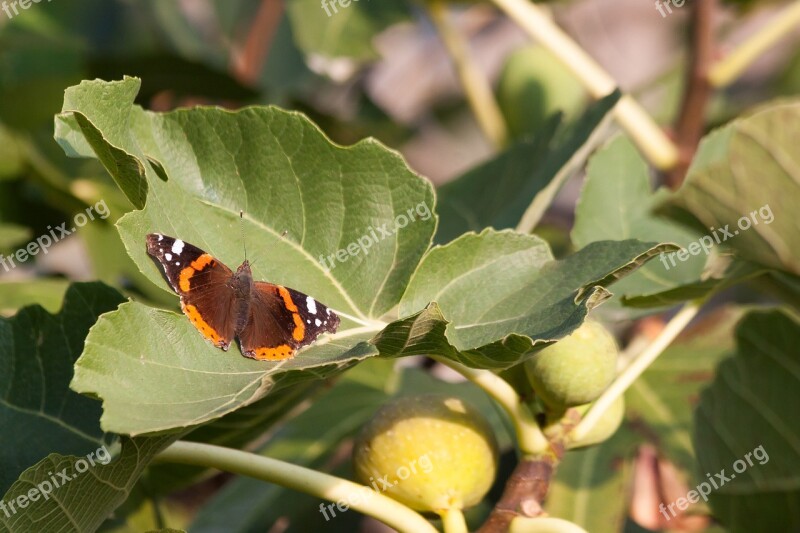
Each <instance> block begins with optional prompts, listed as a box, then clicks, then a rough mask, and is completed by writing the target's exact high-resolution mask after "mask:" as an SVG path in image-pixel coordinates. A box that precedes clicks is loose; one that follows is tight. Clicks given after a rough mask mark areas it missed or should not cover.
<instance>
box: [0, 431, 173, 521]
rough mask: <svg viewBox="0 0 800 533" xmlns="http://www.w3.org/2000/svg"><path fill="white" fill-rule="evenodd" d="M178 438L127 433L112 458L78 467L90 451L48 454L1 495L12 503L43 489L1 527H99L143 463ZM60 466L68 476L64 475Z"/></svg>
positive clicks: (1, 517)
mask: <svg viewBox="0 0 800 533" xmlns="http://www.w3.org/2000/svg"><path fill="white" fill-rule="evenodd" d="M176 438H177V436H175V435H168V436H160V437H152V438H138V439H127V438H123V439H122V447H121V451H120V452H119V454H118V456H116V457H114V458H113V459H112V460H111V462H109V463H108V464H101V463H97V462H95V466H91V465H89V466H88V469H84V468H83V466H81V467H80V468H78V464H81V465H82V464H86V463H87V461H86V458H85V457H76V456H72V455H60V454H56V453H53V454H50V455H48V456H47V457H46V458H44V459H42V460H41V461H39V462H38V463H37V464H36V465H34V466H32V467H31V468H29V469H27V470H26V471H25V472H23V473H22V475H21V476H20V478H19V479H18V480H17V481H16V482H15V483H14V484H13V485H12V486H11V488H10V489H9V490H8V492H6V494H5V495H4V496H3V498H2V501H3V502H5V503H6V504H7V505H8V503H9V502H12V501H17V502H18V501H19V500H18V499H19V498H23V497H25V498H29V497H30V495H31V491H32V490H34V489H37V490H38V491H39V492H38V495H37V496H35V498H36V500H35V501H33V500H28V501H27V503H26V507H25V508H24V509H20V508H19V507H17V512H16V513H11V512H9V514H10V516H6V514H5V513H0V532H4V533H5V532H9V533H11V532H18V531H96V530H97V529H98V528H99V527H100V525H101V524H102V523H103V522H104V521H105V520H106V518H108V516H109V515H110V514H111V513H112V512H113V511H114V509H116V508H117V507H118V506H119V505H120V504H122V503H123V502H124V501H125V499H126V498H127V497H128V494H129V493H130V491H131V489H132V487H133V485H134V483H135V482H136V480H137V479H138V478H139V476H140V475H141V472H142V469H143V468H144V467H145V466H146V465H147V464H148V463H149V462H150V461H151V460H152V459H153V457H154V456H155V455H156V454H157V453H158V452H160V451H161V450H163V449H164V448H166V447H167V446H168V445H169V444H171V443H172V442H173V441H174V440H175V439H176ZM79 461H83V463H79ZM59 472H62V473H63V474H64V475H65V476H67V477H68V479H69V481H68V482H65V481H63V479H64V478H63V477H61V476H60V475H58V473H59ZM53 478H55V479H56V481H57V482H58V480H61V483H60V484H59V486H58V487H57V488H55V489H53V490H52V492H51V493H50V494H49V495H48V497H47V499H45V498H44V492H46V491H47V488H46V487H47V485H46V483H49V484H50V485H51V486H52V479H53ZM34 494H36V493H34ZM22 501H23V502H24V501H25V500H22Z"/></svg>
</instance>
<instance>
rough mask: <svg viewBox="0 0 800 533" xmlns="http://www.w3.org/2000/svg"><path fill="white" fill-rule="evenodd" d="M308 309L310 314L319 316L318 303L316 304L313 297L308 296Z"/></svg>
mask: <svg viewBox="0 0 800 533" xmlns="http://www.w3.org/2000/svg"><path fill="white" fill-rule="evenodd" d="M306 307H307V308H308V312H309V313H311V314H312V315H316V314H317V302H315V301H314V298H312V297H311V296H306ZM317 325H319V324H317Z"/></svg>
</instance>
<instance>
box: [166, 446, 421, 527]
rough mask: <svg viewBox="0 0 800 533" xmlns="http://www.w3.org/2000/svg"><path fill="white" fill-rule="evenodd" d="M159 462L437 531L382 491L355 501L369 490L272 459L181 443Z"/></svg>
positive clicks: (396, 524) (389, 522)
mask: <svg viewBox="0 0 800 533" xmlns="http://www.w3.org/2000/svg"><path fill="white" fill-rule="evenodd" d="M156 461H159V462H165V463H178V464H185V465H195V466H204V467H206V468H216V469H218V470H224V471H226V472H232V473H234V474H241V475H243V476H249V477H252V478H255V479H260V480H263V481H267V482H269V483H275V484H278V485H281V486H283V487H286V488H289V489H293V490H297V491H300V492H304V493H306V494H309V495H311V496H316V497H318V498H321V499H324V500H328V501H331V502H341V501H343V500H344V501H346V502H348V504H349V507H352V508H353V509H355V510H356V511H359V512H361V513H363V514H365V515H369V516H372V517H374V518H376V519H378V520H380V521H381V522H383V523H384V524H386V525H388V526H391V527H393V528H395V529H396V530H398V531H406V532H409V533H411V532H413V533H417V532H422V533H436V528H434V527H433V526H432V525H431V524H430V523H429V522H428V521H427V520H426V519H425V518H423V517H422V515H420V514H418V513H416V512H414V511H413V510H411V509H409V508H408V507H406V506H405V505H403V504H401V503H399V502H397V501H395V500H393V499H392V498H389V497H388V496H385V495H383V494H381V493H379V492H373V493H372V494H371V497H370V498H369V499H366V498H354V495H356V494H358V493H361V491H365V490H370V489H369V488H368V487H366V486H364V485H359V484H358V483H353V482H352V481H348V480H346V479H341V478H338V477H336V476H332V475H330V474H325V473H322V472H317V471H316V470H311V469H310V468H304V467H302V466H297V465H293V464H290V463H286V462H284V461H279V460H277V459H272V458H270V457H264V456H262V455H257V454H254V453H249V452H243V451H241V450H234V449H231V448H224V447H222V446H214V445H212V444H203V443H199V442H186V441H178V442H175V443H174V444H172V445H171V446H170V447H169V448H167V449H166V450H164V451H163V452H161V453H160V454H159V455H158V456H157V457H156Z"/></svg>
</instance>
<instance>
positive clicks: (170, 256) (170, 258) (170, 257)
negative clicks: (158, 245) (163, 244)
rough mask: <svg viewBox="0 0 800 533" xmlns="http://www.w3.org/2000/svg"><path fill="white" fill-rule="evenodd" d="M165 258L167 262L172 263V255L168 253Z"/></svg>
mask: <svg viewBox="0 0 800 533" xmlns="http://www.w3.org/2000/svg"><path fill="white" fill-rule="evenodd" d="M164 257H166V258H167V261H172V254H171V253H167V254H166V255H165V256H164Z"/></svg>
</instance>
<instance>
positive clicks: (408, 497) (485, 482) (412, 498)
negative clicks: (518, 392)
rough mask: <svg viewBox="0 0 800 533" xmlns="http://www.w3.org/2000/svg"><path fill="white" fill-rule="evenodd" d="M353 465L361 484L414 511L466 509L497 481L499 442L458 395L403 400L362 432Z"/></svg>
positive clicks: (383, 411)
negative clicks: (456, 396) (495, 479)
mask: <svg viewBox="0 0 800 533" xmlns="http://www.w3.org/2000/svg"><path fill="white" fill-rule="evenodd" d="M353 466H354V469H355V473H356V477H357V478H358V479H359V480H360V481H361V482H362V483H364V484H365V485H369V486H371V487H373V488H374V489H375V490H378V491H380V492H385V493H386V494H387V495H388V496H391V497H392V498H394V499H395V500H397V501H399V502H401V503H403V504H405V505H407V506H408V507H411V508H412V509H416V510H418V511H432V512H439V513H441V512H442V511H444V510H448V509H465V508H468V507H470V506H472V505H475V504H477V503H478V502H480V501H481V499H483V497H484V496H485V495H486V493H487V492H488V490H489V487H491V485H492V483H493V481H494V477H495V473H496V470H497V441H496V440H495V437H494V433H493V432H492V429H491V427H490V426H489V424H488V422H487V421H486V420H485V419H484V418H483V416H482V415H481V414H480V413H479V412H478V411H477V410H476V409H475V408H474V407H472V406H470V405H469V404H467V403H465V402H464V401H463V400H461V399H459V398H455V397H452V396H444V395H436V394H429V395H422V396H413V397H405V398H399V399H396V400H393V401H392V402H390V403H388V404H386V405H384V406H383V407H381V408H380V409H379V410H378V412H377V413H375V415H374V416H373V418H372V419H371V420H370V421H369V422H368V423H367V425H366V426H364V428H363V429H362V430H361V433H360V434H359V436H358V438H357V439H356V443H355V447H354V450H353Z"/></svg>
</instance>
